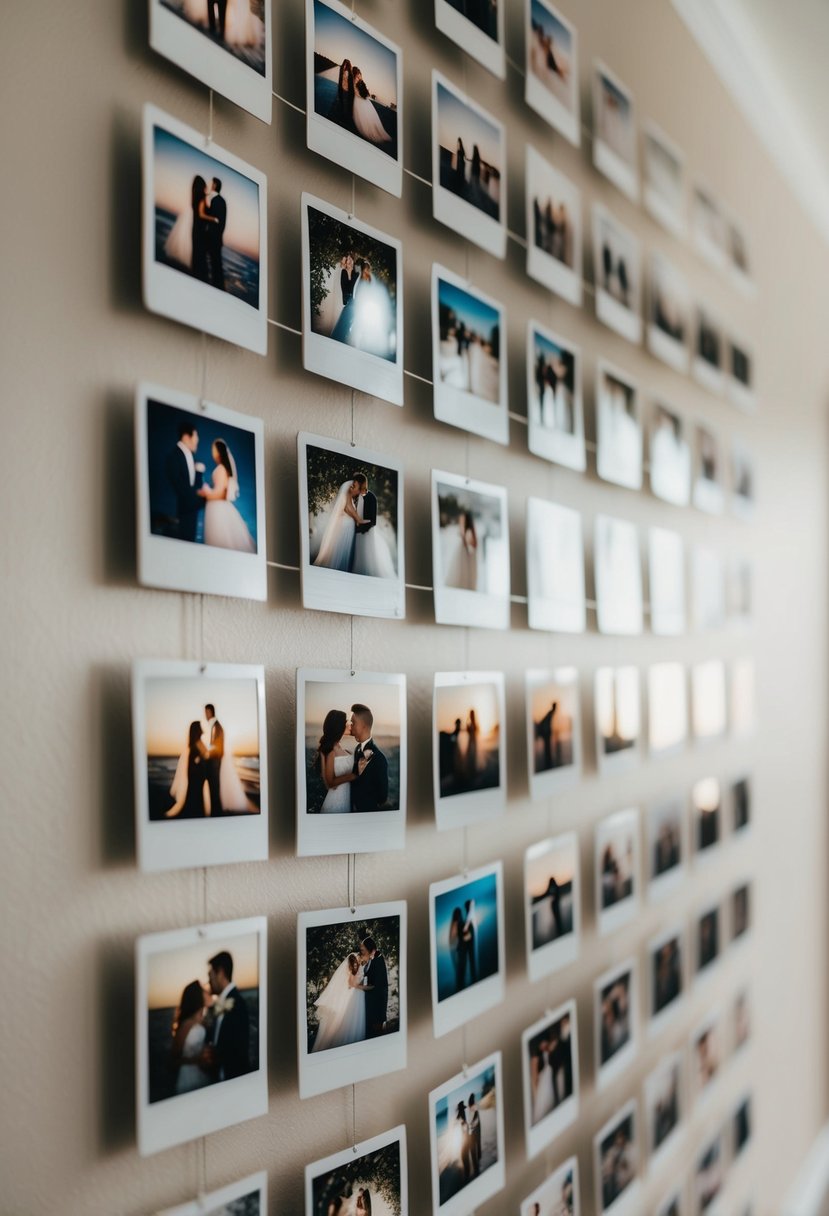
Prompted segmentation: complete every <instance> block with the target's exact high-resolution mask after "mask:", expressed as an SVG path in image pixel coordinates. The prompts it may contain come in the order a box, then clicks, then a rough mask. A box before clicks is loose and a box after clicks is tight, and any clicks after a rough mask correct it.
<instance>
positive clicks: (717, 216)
mask: <svg viewBox="0 0 829 1216" xmlns="http://www.w3.org/2000/svg"><path fill="white" fill-rule="evenodd" d="M704 212H710V218H711V219H713V221H714V228H715V231H714V234H713V236H712V235H711V234H710V233H709V232H708V231H707V225H706V221H705V219H704V218H703V213H704ZM691 239H692V242H693V246H694V249H695V250H696V251H697V253H698V254H699V255H700V257H702V258H703V259H704V260H705V261H706V262H707V263H708V265H709V266H713V267H715V268H716V269H717V270H725V268H726V251H725V220H724V217H723V211H722V206H721V204H720V201H719V199H717V198H716V197H715V195H714V192H713V191H712V190H710V189H709V187H708V184H707V182H703V181H700V180H699V179H697V180H696V181H695V182H694V184H693V188H692V190H691Z"/></svg>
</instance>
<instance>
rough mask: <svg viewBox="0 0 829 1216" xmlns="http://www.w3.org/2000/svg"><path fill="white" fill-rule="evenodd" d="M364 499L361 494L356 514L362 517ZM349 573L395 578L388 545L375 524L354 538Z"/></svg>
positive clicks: (370, 576) (395, 573) (395, 574)
mask: <svg viewBox="0 0 829 1216" xmlns="http://www.w3.org/2000/svg"><path fill="white" fill-rule="evenodd" d="M364 505H365V499H364V498H363V497H362V496H361V497H360V500H359V503H358V506H357V514H358V515H359V516H360V518H361V519H362V517H363V509H364ZM351 573H352V574H364V575H367V576H368V577H369V578H396V577H397V571H396V570H395V568H394V562H393V561H392V556H391V553H390V552H389V547H388V545H387V544H386V541H385V538H384V537H382V536H381V535H380V531H379V528H378V526H377V524H375V525H374V527H373V528H369V530H368V532H358V533H357V535H356V537H355V539H354V556H353V558H352V560H351Z"/></svg>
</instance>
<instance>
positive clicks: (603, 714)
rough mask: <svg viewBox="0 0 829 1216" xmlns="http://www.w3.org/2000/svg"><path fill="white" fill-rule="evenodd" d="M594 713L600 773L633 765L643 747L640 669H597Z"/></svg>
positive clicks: (612, 771)
mask: <svg viewBox="0 0 829 1216" xmlns="http://www.w3.org/2000/svg"><path fill="white" fill-rule="evenodd" d="M594 712H595V716H596V759H597V761H598V767H599V772H600V773H601V774H602V775H605V774H610V773H615V772H619V771H621V770H624V769H628V768H633V767H634V765H636V764H638V763H639V760H640V758H641V747H642V709H641V698H640V689H639V668H638V667H599V668H597V669H596V677H595V690H594Z"/></svg>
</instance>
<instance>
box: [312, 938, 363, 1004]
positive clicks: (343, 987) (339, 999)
mask: <svg viewBox="0 0 829 1216" xmlns="http://www.w3.org/2000/svg"><path fill="white" fill-rule="evenodd" d="M355 953H356V951H355ZM349 958H350V955H347V956H346V957H345V958H344V959H343V961H342V962H341V963H340V965H339V967H338V968H337V970H336V971H335V972H334V974H333V975H332V976H331V979H330V980H329V981H328V983H327V984H326V985H325V988H324V989H323V991H322V992H321V993H320V995H319V996H318V997H317V999H316V1000H315V1001H314V1004H315V1005H316V1007H317V1013H318V1014H319V1018H320V1021H322V1019H323V1017H329V1016H331V1015H333V1016H335V1017H336V1016H337V1015H339V1014H341V1013H342V1012H343V1009H344V1007H345V1005H346V1003H347V1002H348V999H349V997H350V996H351V993H352V989H351V988H349V986H348V980H349V977H350V975H351V972H350V970H349V967H348V959H349Z"/></svg>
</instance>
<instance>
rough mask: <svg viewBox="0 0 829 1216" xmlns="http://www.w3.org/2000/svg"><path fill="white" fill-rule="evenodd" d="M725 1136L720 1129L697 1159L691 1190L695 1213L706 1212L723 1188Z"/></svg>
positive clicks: (700, 1215)
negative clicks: (692, 1191)
mask: <svg viewBox="0 0 829 1216" xmlns="http://www.w3.org/2000/svg"><path fill="white" fill-rule="evenodd" d="M725 1175H726V1169H725V1135H724V1133H723V1131H722V1129H720V1131H718V1132H717V1134H716V1136H715V1137H714V1138H713V1140H711V1141H709V1143H707V1144H706V1146H705V1147H704V1148H703V1150H702V1152H701V1153H700V1154H699V1156H698V1157H697V1161H696V1166H695V1168H694V1179H693V1190H694V1203H695V1205H696V1206H695V1209H694V1210H695V1212H697V1213H699V1216H702V1214H703V1213H704V1212H707V1211H708V1210H709V1208H711V1205H712V1204H713V1203H714V1201H715V1199H717V1198H718V1196H719V1195H720V1193H721V1191H722V1189H723V1187H724V1186H725Z"/></svg>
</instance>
